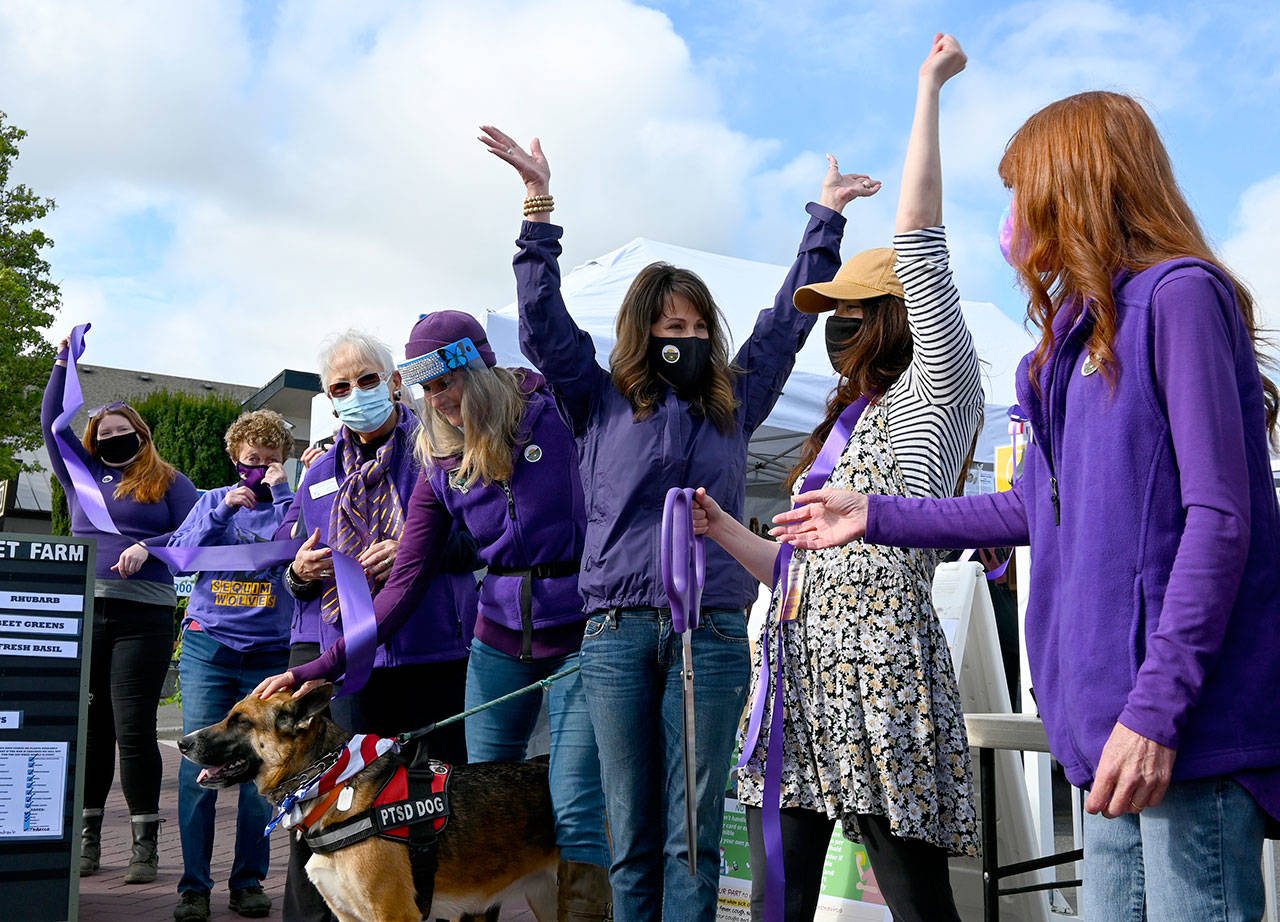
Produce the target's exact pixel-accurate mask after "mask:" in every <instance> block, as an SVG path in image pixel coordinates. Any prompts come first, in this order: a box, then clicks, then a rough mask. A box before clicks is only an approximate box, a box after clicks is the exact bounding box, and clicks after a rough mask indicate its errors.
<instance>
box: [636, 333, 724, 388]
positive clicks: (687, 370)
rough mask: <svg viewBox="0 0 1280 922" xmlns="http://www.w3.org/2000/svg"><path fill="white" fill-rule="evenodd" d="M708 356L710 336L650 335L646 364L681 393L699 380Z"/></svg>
mask: <svg viewBox="0 0 1280 922" xmlns="http://www.w3.org/2000/svg"><path fill="white" fill-rule="evenodd" d="M710 360H711V340H710V339H709V338H708V339H703V338H702V337H701V336H651V337H649V366H650V367H651V368H652V369H653V370H654V371H655V372H657V373H658V374H659V375H660V376H661V377H662V378H663V380H665V381H666V382H667V383H668V384H670V385H671V386H672V387H674V388H675V389H676V393H677V394H684V393H685V392H686V391H688V390H689V389H690V388H691V387H693V386H694V385H696V384H697V383H698V382H699V381H701V380H702V373H703V372H704V371H706V368H707V362H709V361H710Z"/></svg>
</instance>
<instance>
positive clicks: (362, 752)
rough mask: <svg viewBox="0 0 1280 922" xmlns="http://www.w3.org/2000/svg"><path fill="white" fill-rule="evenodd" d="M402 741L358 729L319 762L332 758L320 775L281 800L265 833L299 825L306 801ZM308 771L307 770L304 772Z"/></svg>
mask: <svg viewBox="0 0 1280 922" xmlns="http://www.w3.org/2000/svg"><path fill="white" fill-rule="evenodd" d="M399 751H400V745H399V744H398V743H397V742H396V741H395V739H394V738H392V737H385V736H374V735H373V734H372V733H357V734H356V735H355V736H353V737H351V740H350V742H348V743H347V745H346V746H344V747H343V748H342V749H335V750H334V751H333V752H332V753H330V754H329V755H327V756H325V757H324V758H323V759H322V760H321V761H320V762H318V763H316V764H317V765H323V764H324V763H325V762H328V761H329V760H330V759H333V764H332V765H331V766H330V767H329V768H328V769H326V770H324V771H323V772H322V773H321V774H320V776H319V777H317V778H312V779H310V780H304V781H303V783H302V785H301V787H299V788H298V789H297V790H295V791H294V792H293V793H292V794H289V795H288V796H287V797H285V799H284V800H282V801H280V804H279V806H277V807H276V812H275V815H274V816H272V817H271V822H269V823H268V824H267V828H266V830H265V832H264V833H263V835H270V834H271V831H272V830H273V829H275V828H276V826H278V825H280V823H281V821H283V822H284V825H285V828H286V829H288V828H289V827H290V826H296V825H297V824H298V823H300V822H302V820H303V819H304V818H305V817H306V815H307V804H308V803H309V802H310V801H313V800H316V799H317V798H320V797H324V796H325V795H326V794H328V793H329V792H330V791H332V790H333V789H334V788H335V787H337V786H338V785H340V784H342V782H344V781H346V780H347V779H348V778H352V777H354V776H355V775H357V774H359V773H360V772H362V771H363V770H364V769H365V768H366V767H367V766H368V765H370V764H372V763H373V762H374V761H376V760H377V759H379V758H381V757H382V756H384V755H386V754H387V753H388V752H399ZM304 774H307V773H304Z"/></svg>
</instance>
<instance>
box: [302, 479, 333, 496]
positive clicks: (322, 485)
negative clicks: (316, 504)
mask: <svg viewBox="0 0 1280 922" xmlns="http://www.w3.org/2000/svg"><path fill="white" fill-rule="evenodd" d="M308 489H309V490H310V491H311V498H312V499H319V498H320V497H322V496H328V495H329V494H330V493H337V492H338V478H337V477H330V478H329V479H328V480H322V481H320V482H319V483H313V484H312V485H311V486H310V487H308Z"/></svg>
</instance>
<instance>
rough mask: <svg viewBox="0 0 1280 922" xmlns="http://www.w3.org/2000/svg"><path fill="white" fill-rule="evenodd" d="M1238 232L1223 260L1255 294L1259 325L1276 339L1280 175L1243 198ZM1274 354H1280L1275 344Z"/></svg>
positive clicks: (1278, 330) (1279, 300)
mask: <svg viewBox="0 0 1280 922" xmlns="http://www.w3.org/2000/svg"><path fill="white" fill-rule="evenodd" d="M1234 225H1235V232H1234V233H1233V234H1232V235H1231V237H1230V238H1229V239H1228V240H1227V241H1226V242H1225V243H1223V245H1222V258H1223V260H1224V261H1225V262H1226V264H1227V265H1228V266H1229V267H1230V268H1231V271H1232V272H1235V273H1238V275H1239V277H1240V279H1241V280H1242V281H1243V282H1244V283H1245V284H1246V285H1247V286H1248V287H1249V289H1250V291H1251V292H1252V293H1253V298H1254V305H1255V310H1256V320H1257V322H1258V323H1259V324H1260V325H1261V326H1263V327H1265V328H1266V329H1267V330H1268V331H1269V332H1270V335H1271V336H1272V337H1276V336H1277V334H1280V262H1277V260H1276V240H1280V173H1277V174H1276V175H1274V176H1272V177H1270V178H1269V179H1265V180H1263V181H1262V182H1259V183H1256V184H1254V185H1252V186H1250V187H1249V188H1248V189H1246V190H1245V191H1244V194H1243V195H1241V196H1240V204H1239V207H1238V208H1237V210H1236V217H1235V221H1234ZM1271 351H1272V352H1273V353H1275V352H1277V351H1280V350H1277V349H1276V348H1275V344H1274V343H1273V346H1272V350H1271Z"/></svg>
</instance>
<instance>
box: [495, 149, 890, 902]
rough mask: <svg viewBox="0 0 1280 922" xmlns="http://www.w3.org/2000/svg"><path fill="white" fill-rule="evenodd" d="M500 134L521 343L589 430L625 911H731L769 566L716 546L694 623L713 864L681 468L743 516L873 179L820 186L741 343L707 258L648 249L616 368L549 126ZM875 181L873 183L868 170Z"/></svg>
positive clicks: (593, 595)
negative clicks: (762, 581) (556, 201)
mask: <svg viewBox="0 0 1280 922" xmlns="http://www.w3.org/2000/svg"><path fill="white" fill-rule="evenodd" d="M484 131H485V132H486V138H484V139H482V140H484V141H485V142H486V143H487V145H488V148H489V150H490V152H491V153H492V154H493V155H494V156H496V157H498V158H499V159H501V160H503V161H505V162H507V163H509V164H511V165H512V166H513V167H515V168H516V170H517V171H518V172H519V174H520V177H521V179H522V180H523V181H524V183H525V188H526V191H527V192H528V198H526V200H525V205H524V213H525V215H526V216H527V217H528V218H529V220H527V221H525V222H524V224H523V226H522V227H521V229H520V239H519V240H518V241H517V242H516V245H517V247H518V248H519V252H518V253H517V255H516V258H515V273H516V289H517V297H518V300H519V304H520V347H521V349H522V351H523V352H524V354H525V355H527V356H529V357H530V358H531V359H532V360H533V363H534V364H535V365H536V366H537V368H538V370H539V371H540V372H542V374H543V375H545V376H546V378H547V381H548V382H549V383H550V385H551V388H552V390H553V392H554V393H555V396H556V400H557V401H558V403H559V406H560V411H561V414H562V415H563V416H564V417H565V419H566V421H567V422H568V423H569V426H570V429H571V430H572V432H573V435H574V437H575V438H576V440H577V443H578V455H579V462H578V465H579V471H580V475H581V480H582V487H583V491H584V494H585V501H586V516H587V524H586V533H585V539H584V551H583V558H582V572H581V574H580V575H579V578H578V588H579V590H580V591H581V593H582V597H583V600H584V603H585V607H586V613H587V615H588V616H589V617H588V620H587V625H586V629H585V632H584V635H583V641H582V682H583V686H584V687H585V688H586V691H587V703H588V706H589V707H590V709H591V719H592V723H593V724H594V725H595V730H596V740H597V742H598V744H599V746H600V762H601V777H602V780H603V783H604V793H605V802H606V805H607V807H608V814H609V833H610V841H611V843H612V847H613V849H612V866H611V872H610V878H611V881H612V884H613V894H614V914H615V918H616V919H617V920H618V922H636V920H645V922H649V920H654V919H660V918H661V919H666V920H668V922H672V920H685V919H689V920H699V922H701V920H706V919H710V918H714V916H715V912H716V903H717V897H718V891H719V883H720V862H719V857H718V856H719V846H720V829H721V824H722V821H723V816H724V786H725V779H726V778H727V777H728V773H729V762H730V756H731V754H732V750H733V738H734V731H735V730H736V729H737V726H738V719H739V718H740V717H741V715H742V708H743V704H744V703H745V701H746V696H747V683H748V680H749V679H750V673H751V660H750V653H749V649H748V642H747V625H746V614H745V611H744V609H745V608H746V606H747V605H749V604H750V603H751V602H752V601H753V600H754V599H755V595H756V589H755V582H754V580H753V579H752V577H751V576H750V574H748V573H747V572H746V571H745V570H743V569H742V568H741V567H740V566H738V565H737V564H736V563H735V562H734V561H733V559H732V558H731V557H730V556H729V555H728V554H726V553H725V552H724V551H722V550H720V549H719V548H718V547H709V548H708V549H707V569H706V573H707V581H706V587H705V591H704V593H703V596H702V605H703V609H702V618H701V623H700V624H699V626H698V629H697V630H696V631H694V634H693V637H692V644H693V657H694V675H695V679H694V681H695V685H696V691H695V695H694V698H695V703H696V715H695V722H696V725H697V740H696V744H697V750H696V752H697V764H698V771H697V777H696V779H695V780H696V785H697V788H696V790H697V798H698V803H697V806H696V809H697V825H698V841H697V852H698V862H697V868H698V873H697V875H696V877H695V876H693V875H690V873H689V868H688V844H687V842H688V840H687V833H686V829H685V802H684V790H685V788H684V782H683V778H684V769H683V761H682V759H683V756H682V753H683V746H684V744H683V739H682V736H681V734H680V733H679V732H674V733H673V732H671V728H672V727H678V726H679V725H680V723H681V712H682V708H683V706H682V691H681V690H682V683H681V669H680V654H679V646H680V644H679V641H678V640H675V639H673V634H672V630H671V613H670V608H669V602H668V600H667V595H666V592H665V591H664V589H663V585H662V580H661V577H660V572H659V544H660V534H661V529H660V519H661V516H662V508H663V499H664V497H665V496H666V493H667V490H668V489H670V488H671V487H685V486H690V485H697V484H707V485H709V486H711V488H712V489H714V490H715V491H716V495H718V496H722V497H723V498H724V503H725V506H726V508H728V509H729V511H730V512H731V514H733V515H734V516H736V517H740V516H741V514H742V507H743V503H744V502H745V499H746V487H745V480H746V462H747V443H748V441H749V440H750V438H751V434H752V433H753V432H754V431H755V429H756V427H758V426H759V425H760V424H761V423H762V422H764V420H765V417H767V416H768V415H769V412H770V411H771V410H772V409H773V405H774V403H775V402H776V401H777V399H778V395H779V394H780V393H781V391H782V385H783V383H784V382H785V381H786V380H787V377H788V376H789V375H790V373H791V368H792V366H793V365H794V363H795V356H796V353H797V352H798V351H799V349H800V347H801V346H802V345H803V344H804V342H805V339H806V338H807V337H808V335H809V331H810V330H811V329H812V328H813V323H814V317H813V315H812V314H803V313H801V312H800V311H798V310H796V309H795V307H794V306H793V305H792V296H793V295H794V293H795V290H796V289H797V288H799V287H800V286H801V285H805V284H808V283H810V282H825V281H829V280H830V279H831V277H832V276H833V275H835V272H836V269H838V268H839V266H840V252H839V249H840V236H841V233H842V232H843V230H844V223H845V222H844V218H843V217H842V216H841V215H840V213H839V210H840V209H841V208H842V207H843V205H844V203H845V202H847V201H848V199H847V198H845V199H843V200H842V199H840V198H838V197H837V196H836V194H835V193H836V189H837V188H838V187H840V186H848V187H851V188H852V189H853V190H854V194H855V195H869V194H871V193H872V192H873V191H874V190H875V189H876V188H878V187H877V186H876V185H875V184H874V183H871V182H870V181H869V180H867V179H866V177H861V176H849V175H846V176H842V175H841V174H840V173H839V172H838V171H836V170H835V169H832V170H830V171H829V172H828V174H827V179H826V181H825V182H824V184H823V194H822V203H821V204H811V205H809V206H808V209H807V210H808V212H809V214H810V216H811V217H810V220H809V223H808V227H807V228H806V230H805V234H804V238H803V240H802V241H801V244H800V252H799V255H798V256H797V258H796V261H795V263H794V265H793V266H792V268H791V271H790V272H788V273H787V276H786V279H785V280H784V281H783V284H782V288H781V289H780V290H779V291H778V293H777V295H776V298H775V300H774V303H773V306H772V307H770V308H769V309H767V310H764V311H762V312H761V313H760V317H759V319H758V320H757V321H756V325H755V329H754V330H753V331H752V333H751V335H750V337H748V338H747V341H746V342H745V343H743V345H742V348H741V349H739V350H738V353H737V355H736V356H733V355H732V354H731V353H730V351H729V342H728V334H727V331H726V330H725V328H724V318H723V316H722V315H721V314H720V311H719V309H718V308H717V307H716V305H715V301H714V299H713V298H712V297H711V293H710V291H708V289H707V287H706V285H705V284H704V283H703V282H702V280H701V279H699V278H698V277H697V276H696V275H695V274H694V273H692V272H689V271H688V270H684V269H678V268H676V267H673V266H669V265H667V264H665V263H655V264H653V265H650V266H646V267H645V268H644V269H643V270H641V272H640V273H639V275H637V276H636V279H635V281H634V282H633V283H632V285H631V288H630V290H629V291H628V292H627V294H626V296H625V297H624V298H623V302H622V305H621V308H620V310H619V314H618V344H617V347H616V348H615V349H614V352H613V355H612V359H611V362H610V368H609V370H605V369H604V368H601V367H600V365H599V364H597V362H596V357H595V345H594V344H593V343H592V341H591V337H590V336H588V335H587V334H586V333H584V332H583V331H582V330H581V329H579V328H578V326H577V324H576V323H574V321H573V318H572V317H570V316H569V312H568V310H567V309H566V307H565V303H564V300H563V298H562V297H561V295H560V267H559V263H558V258H559V256H560V235H561V229H560V228H559V227H557V226H556V225H554V224H551V223H550V221H549V217H548V212H549V211H550V209H551V207H552V202H551V200H550V196H549V195H548V191H547V190H548V184H549V182H550V169H549V167H548V165H547V161H546V158H545V157H544V156H543V155H542V149H541V146H540V144H539V143H538V141H537V140H536V139H535V140H534V141H533V144H532V150H531V152H529V153H526V152H525V151H524V150H523V149H522V148H521V147H520V146H519V145H518V144H517V143H516V142H515V141H513V140H512V139H511V138H509V137H508V136H507V135H505V134H503V133H502V132H500V131H498V130H497V129H496V128H485V129H484ZM864 182H865V183H866V185H863V183H864Z"/></svg>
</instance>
